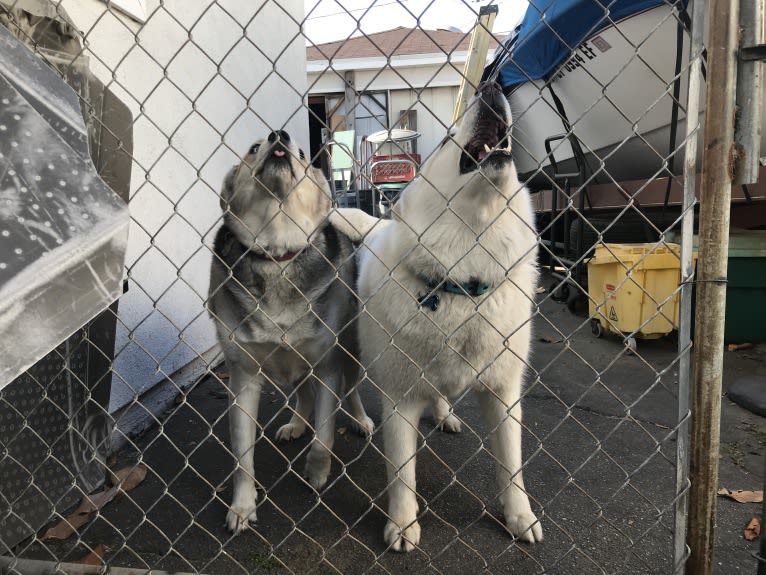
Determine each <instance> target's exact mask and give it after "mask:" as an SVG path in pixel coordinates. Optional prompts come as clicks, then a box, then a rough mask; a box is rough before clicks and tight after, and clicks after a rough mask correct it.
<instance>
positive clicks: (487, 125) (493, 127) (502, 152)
mask: <svg viewBox="0 0 766 575" xmlns="http://www.w3.org/2000/svg"><path fill="white" fill-rule="evenodd" d="M510 160H511V138H510V134H509V130H508V123H507V122H506V121H505V120H504V119H503V118H501V117H500V116H499V112H498V111H496V110H493V109H492V108H490V107H489V106H487V107H486V108H484V109H482V110H481V111H480V112H479V121H478V123H477V126H476V131H475V133H474V135H473V137H472V138H471V140H470V141H469V142H468V143H467V144H466V145H465V146H464V147H463V153H462V154H461V155H460V173H461V174H466V173H468V172H473V171H474V170H477V169H479V167H480V166H483V165H488V164H492V165H498V166H499V165H500V164H503V163H505V162H508V161H510Z"/></svg>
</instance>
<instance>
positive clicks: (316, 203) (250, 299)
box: [208, 130, 373, 533]
mask: <svg viewBox="0 0 766 575" xmlns="http://www.w3.org/2000/svg"><path fill="white" fill-rule="evenodd" d="M221 207H222V209H223V210H224V218H223V225H222V226H221V228H220V229H219V230H218V233H217V236H216V238H215V244H214V256H213V262H212V266H211V273H210V293H209V299H208V309H209V311H210V314H211V316H212V317H213V319H214V321H215V324H216V328H217V335H218V340H219V342H220V344H221V347H222V348H223V354H224V358H225V360H226V365H227V367H228V371H229V382H228V386H229V391H230V393H229V397H230V401H229V429H230V434H231V445H232V451H233V453H234V456H235V457H236V460H237V465H236V469H235V472H234V495H233V500H232V503H231V507H230V510H229V512H228V515H227V517H226V524H227V526H228V528H229V529H230V530H231V531H233V532H234V533H238V532H241V531H243V530H244V529H246V528H247V525H248V523H249V522H250V521H254V520H255V518H256V497H257V491H256V482H255V475H254V467H255V466H254V461H253V453H254V444H255V439H256V419H257V416H258V401H259V398H260V394H261V390H262V388H263V386H264V385H267V384H287V385H297V390H296V396H297V402H296V406H295V410H294V411H293V415H292V418H291V419H290V422H289V423H287V424H286V425H284V426H282V427H281V428H280V429H279V430H278V431H277V433H276V437H277V439H281V440H289V439H294V438H297V437H300V436H301V435H302V434H303V433H304V432H305V430H306V427H307V424H308V423H310V421H311V415H312V412H314V422H315V424H314V432H315V435H314V440H313V443H312V445H311V449H310V451H309V453H308V455H307V458H306V467H305V476H306V477H307V478H308V480H309V482H310V483H311V485H312V486H314V487H315V488H317V489H319V488H320V487H322V486H323V485H324V484H325V483H326V481H327V476H328V474H329V471H330V461H331V450H332V446H333V441H334V435H335V414H336V412H337V410H338V407H339V404H340V400H341V399H342V398H343V397H344V394H345V393H346V390H347V388H346V387H344V385H343V382H344V380H345V384H346V386H347V387H348V399H349V404H350V413H351V416H352V418H353V425H354V427H355V428H356V429H357V431H359V432H360V433H371V432H372V429H373V423H372V420H371V419H370V418H369V417H368V416H367V414H366V413H365V411H364V407H363V406H362V402H361V400H360V398H359V395H358V393H357V392H356V389H355V387H353V386H354V385H355V384H356V382H357V377H358V373H359V364H358V363H357V361H356V359H355V355H356V353H357V334H356V316H357V313H358V305H357V297H356V294H355V293H354V286H355V278H356V264H355V259H354V250H353V245H352V243H351V241H350V240H349V238H348V237H347V236H346V235H345V234H343V233H342V232H340V231H338V229H336V227H335V226H333V225H332V224H331V223H330V222H329V220H328V214H329V213H330V211H331V208H332V204H331V197H330V190H329V187H328V185H327V182H326V181H325V179H324V177H323V176H322V173H321V172H320V171H319V170H316V169H315V168H313V167H312V166H310V165H309V163H308V162H307V161H306V158H305V154H304V152H303V151H302V150H301V149H300V148H299V147H298V146H297V145H296V144H295V143H294V141H293V140H292V139H291V138H290V136H289V135H288V134H287V133H286V132H285V131H282V130H280V131H275V132H272V133H270V134H269V135H268V137H267V138H265V139H262V140H259V141H258V142H256V143H255V144H254V145H253V146H252V147H251V148H250V150H249V151H248V153H247V155H246V156H245V157H244V159H243V160H242V162H241V163H240V164H239V165H238V166H235V167H234V168H233V169H232V170H231V171H230V172H229V173H228V175H227V176H226V178H225V181H224V184H223V189H222V191H221Z"/></svg>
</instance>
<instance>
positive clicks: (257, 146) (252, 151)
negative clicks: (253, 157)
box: [247, 144, 261, 154]
mask: <svg viewBox="0 0 766 575" xmlns="http://www.w3.org/2000/svg"><path fill="white" fill-rule="evenodd" d="M260 147H261V145H260V144H253V145H252V146H250V149H249V150H248V152H247V153H248V154H255V153H256V152H257V151H258V148H260Z"/></svg>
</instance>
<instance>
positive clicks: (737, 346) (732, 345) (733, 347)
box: [726, 342, 753, 351]
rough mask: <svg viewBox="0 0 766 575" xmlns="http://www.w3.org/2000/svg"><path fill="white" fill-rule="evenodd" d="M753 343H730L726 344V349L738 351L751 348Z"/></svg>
mask: <svg viewBox="0 0 766 575" xmlns="http://www.w3.org/2000/svg"><path fill="white" fill-rule="evenodd" d="M752 348H753V344H752V343H747V342H746V343H730V344H729V345H728V346H726V349H728V350H729V351H739V350H741V349H752Z"/></svg>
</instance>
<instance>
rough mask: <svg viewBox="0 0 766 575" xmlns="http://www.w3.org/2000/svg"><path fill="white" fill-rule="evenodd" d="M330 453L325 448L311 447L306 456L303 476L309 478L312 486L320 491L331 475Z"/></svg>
mask: <svg viewBox="0 0 766 575" xmlns="http://www.w3.org/2000/svg"><path fill="white" fill-rule="evenodd" d="M331 463H332V462H331V460H330V453H329V452H328V451H326V450H324V449H313V448H312V449H311V451H309V454H308V455H307V456H306V467H305V469H304V471H303V476H304V477H305V478H306V479H308V482H309V483H310V484H311V487H313V488H314V489H316V490H317V491H319V490H320V489H322V487H324V485H325V483H327V478H328V477H329V476H330V464H331Z"/></svg>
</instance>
